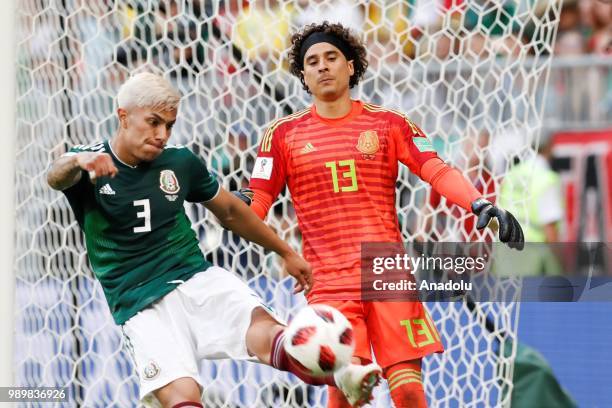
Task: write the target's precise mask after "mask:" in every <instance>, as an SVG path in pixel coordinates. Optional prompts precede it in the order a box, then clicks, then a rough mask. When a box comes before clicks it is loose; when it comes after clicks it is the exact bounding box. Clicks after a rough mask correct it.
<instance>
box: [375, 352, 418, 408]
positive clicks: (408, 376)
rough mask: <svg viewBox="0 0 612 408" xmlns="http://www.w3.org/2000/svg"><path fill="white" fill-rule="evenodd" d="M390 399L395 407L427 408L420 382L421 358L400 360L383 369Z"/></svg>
mask: <svg viewBox="0 0 612 408" xmlns="http://www.w3.org/2000/svg"><path fill="white" fill-rule="evenodd" d="M385 378H386V379H387V382H388V383H389V391H390V392H391V399H392V400H393V403H394V404H395V406H396V407H397V408H427V399H426V398H425V391H424V390H423V383H422V382H421V360H410V361H402V362H401V363H397V364H394V365H392V366H391V367H388V368H386V369H385Z"/></svg>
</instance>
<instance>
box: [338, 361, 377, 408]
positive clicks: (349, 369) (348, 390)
mask: <svg viewBox="0 0 612 408" xmlns="http://www.w3.org/2000/svg"><path fill="white" fill-rule="evenodd" d="M381 373H382V370H381V369H380V367H379V366H378V364H374V363H371V364H368V365H365V366H362V365H358V364H349V365H347V366H346V367H342V368H341V369H339V370H338V371H336V372H335V373H334V380H335V382H336V386H337V387H338V388H340V390H341V391H342V392H343V393H344V396H345V397H346V399H347V400H348V402H349V404H351V406H353V407H361V406H363V405H364V404H367V403H368V402H370V400H371V399H372V391H374V387H376V386H377V385H378V383H379V382H380V375H381Z"/></svg>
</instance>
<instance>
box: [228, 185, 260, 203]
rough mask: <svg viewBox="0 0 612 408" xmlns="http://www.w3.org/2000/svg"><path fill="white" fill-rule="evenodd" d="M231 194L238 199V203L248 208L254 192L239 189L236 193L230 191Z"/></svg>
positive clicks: (248, 189) (247, 189)
mask: <svg viewBox="0 0 612 408" xmlns="http://www.w3.org/2000/svg"><path fill="white" fill-rule="evenodd" d="M232 194H233V195H235V196H236V197H238V198H239V199H240V201H242V202H243V203H245V204H246V205H248V206H250V205H251V202H252V201H253V196H254V195H255V192H254V191H253V190H251V189H250V188H241V189H240V190H238V191H232Z"/></svg>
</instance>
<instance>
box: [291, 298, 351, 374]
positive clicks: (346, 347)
mask: <svg viewBox="0 0 612 408" xmlns="http://www.w3.org/2000/svg"><path fill="white" fill-rule="evenodd" d="M285 333H286V334H285V350H286V351H287V353H288V354H289V355H290V356H291V357H293V358H294V359H295V360H296V361H297V362H298V363H300V364H301V365H302V366H303V369H304V371H305V372H306V373H308V374H310V375H312V376H315V377H320V376H325V375H329V374H331V373H333V372H334V371H335V370H337V369H339V368H340V367H343V366H345V365H348V364H349V363H350V362H351V357H352V355H353V351H354V350H355V343H354V341H353V327H352V326H351V323H350V322H349V321H348V320H347V318H346V317H344V315H343V314H342V313H340V312H339V311H338V310H336V309H334V308H333V307H331V306H326V305H313V306H307V307H305V308H303V309H302V310H300V311H299V312H298V314H296V315H295V317H294V318H293V320H291V322H290V323H289V327H287V331H286V332H285Z"/></svg>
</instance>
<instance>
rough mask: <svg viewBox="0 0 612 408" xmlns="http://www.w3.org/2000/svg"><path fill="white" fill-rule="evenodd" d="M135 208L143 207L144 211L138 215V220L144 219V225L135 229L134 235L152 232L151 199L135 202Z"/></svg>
mask: <svg viewBox="0 0 612 408" xmlns="http://www.w3.org/2000/svg"><path fill="white" fill-rule="evenodd" d="M134 207H143V210H142V211H140V212H137V213H136V217H137V218H144V225H143V226H140V227H134V233H138V232H149V231H151V205H150V204H149V199H145V200H136V201H134Z"/></svg>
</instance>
